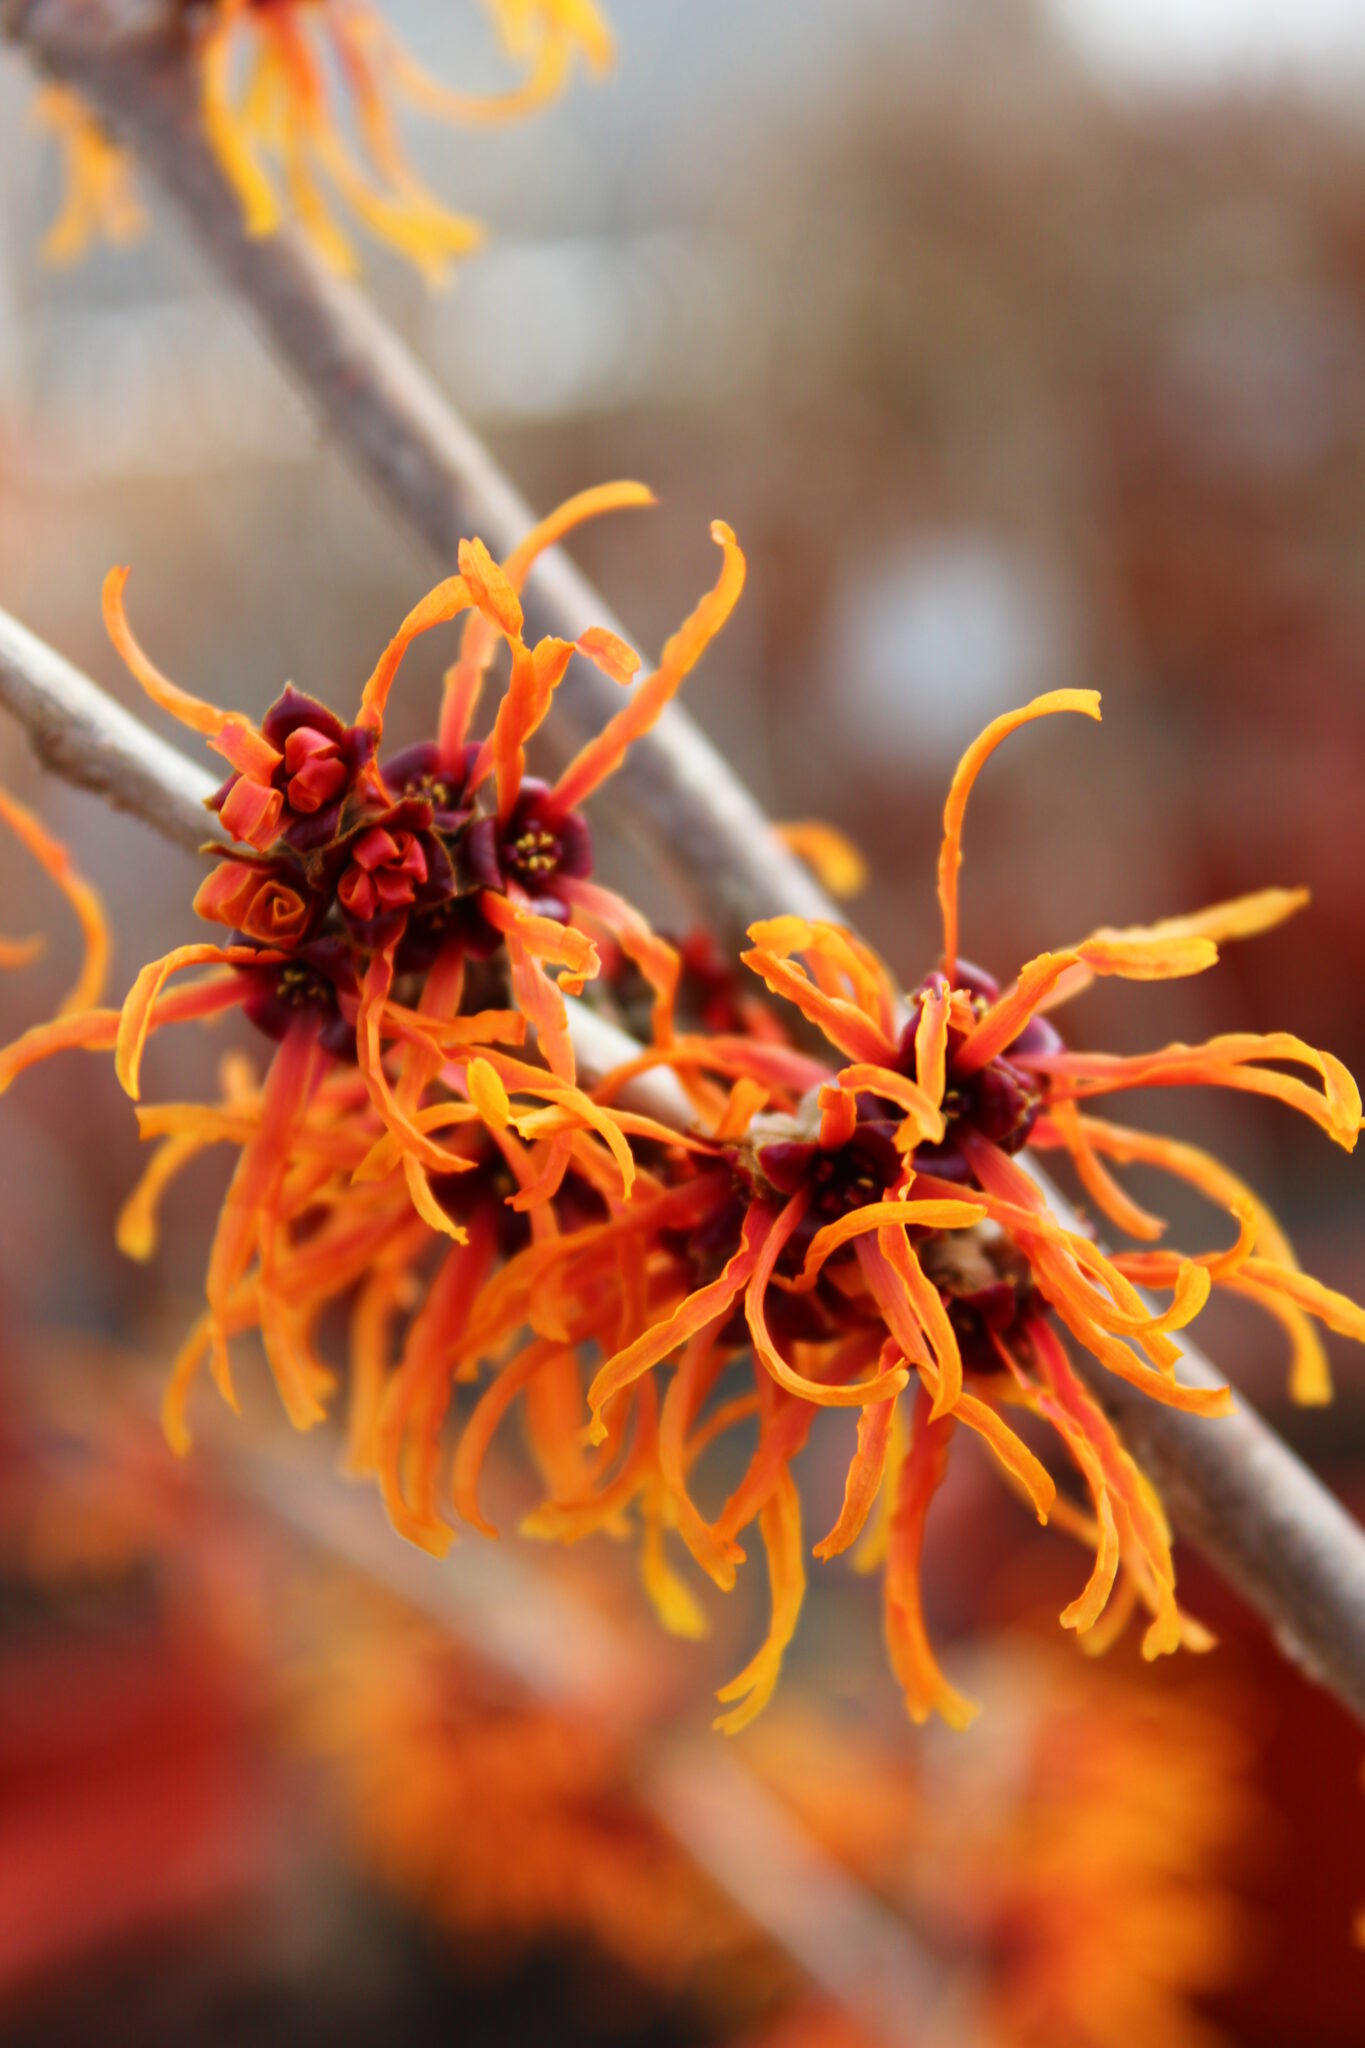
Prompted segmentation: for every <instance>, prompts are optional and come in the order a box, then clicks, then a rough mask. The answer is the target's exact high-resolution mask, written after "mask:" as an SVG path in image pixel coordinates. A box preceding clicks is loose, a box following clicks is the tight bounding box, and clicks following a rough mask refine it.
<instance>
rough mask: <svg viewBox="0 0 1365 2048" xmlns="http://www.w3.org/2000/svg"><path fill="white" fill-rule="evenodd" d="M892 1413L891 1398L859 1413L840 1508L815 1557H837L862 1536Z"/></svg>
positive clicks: (882, 1471)
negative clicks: (855, 1440) (854, 1444)
mask: <svg viewBox="0 0 1365 2048" xmlns="http://www.w3.org/2000/svg"><path fill="white" fill-rule="evenodd" d="M895 1412H896V1402H895V1398H894V1396H893V1398H892V1399H891V1400H889V1401H869V1402H868V1403H867V1405H866V1407H863V1408H860V1409H859V1410H858V1445H857V1449H856V1450H855V1451H854V1453H853V1457H852V1460H851V1461H850V1463H849V1468H848V1472H847V1474H846V1476H845V1479H844V1500H843V1506H842V1507H841V1508H840V1510H839V1519H838V1520H837V1522H836V1523H835V1524H834V1527H833V1528H832V1529H831V1530H830V1532H829V1534H828V1536H826V1537H824V1538H823V1539H822V1540H821V1541H820V1542H819V1543H817V1544H816V1546H815V1555H816V1557H819V1558H830V1557H838V1556H839V1554H840V1553H841V1552H842V1551H845V1550H848V1549H850V1548H851V1546H852V1545H853V1544H855V1543H856V1542H857V1540H858V1538H859V1537H860V1536H861V1535H862V1533H863V1529H864V1527H865V1525H866V1522H867V1518H868V1515H869V1514H870V1513H871V1511H872V1506H873V1503H874V1501H875V1500H876V1498H877V1495H878V1492H879V1491H880V1489H881V1484H882V1478H883V1476H884V1474H885V1471H886V1459H887V1453H888V1451H889V1450H890V1448H891V1424H892V1419H893V1417H894V1415H895Z"/></svg>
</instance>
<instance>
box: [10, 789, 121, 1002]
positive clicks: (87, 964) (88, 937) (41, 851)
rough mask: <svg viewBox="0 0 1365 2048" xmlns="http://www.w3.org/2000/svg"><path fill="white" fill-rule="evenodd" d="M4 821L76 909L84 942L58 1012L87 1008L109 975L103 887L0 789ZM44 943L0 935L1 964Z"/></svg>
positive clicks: (17, 961) (27, 956) (23, 958)
mask: <svg viewBox="0 0 1365 2048" xmlns="http://www.w3.org/2000/svg"><path fill="white" fill-rule="evenodd" d="M0 824H4V825H5V826H6V827H7V828H8V829H9V830H10V831H11V832H12V833H13V834H14V836H15V838H16V839H17V840H19V842H20V844H21V845H23V846H24V847H26V848H27V849H28V851H29V852H30V853H31V854H32V855H33V858H34V859H35V860H36V861H37V863H38V865H39V867H40V868H41V869H42V870H43V872H44V874H45V875H47V876H48V878H49V879H50V880H51V881H52V882H54V883H55V884H56V886H57V887H58V889H60V890H61V892H62V895H63V896H64V897H65V898H66V900H67V902H68V904H69V905H70V906H71V908H72V910H73V911H74V912H75V914H76V921H77V923H78V924H79V926H80V928H81V940H82V946H83V952H82V959H81V968H80V973H79V974H78V975H77V977H76V980H75V982H74V983H73V984H72V986H71V988H70V989H69V990H68V991H67V993H66V995H65V996H64V997H63V998H62V1001H61V1004H60V1006H59V1007H58V1011H57V1015H58V1016H59V1017H69V1016H73V1015H77V1014H79V1013H80V1012H81V1011H84V1010H87V1009H89V1008H90V1006H91V1005H92V1004H93V1003H97V1002H98V1001H99V999H100V997H101V996H102V995H103V993H104V985H105V982H106V980H107V979H108V975H109V950H110V940H109V927H108V923H107V921H106V919H105V914H104V905H103V904H102V902H101V901H100V897H99V893H98V891H97V890H95V889H94V888H92V887H91V885H90V883H89V882H87V881H86V880H85V878H84V876H82V875H79V874H78V873H77V872H76V870H75V868H74V867H73V866H72V863H71V857H70V855H69V854H68V853H67V850H66V848H65V847H64V846H63V845H62V844H61V843H60V841H58V840H56V839H54V838H53V837H52V834H51V833H50V832H49V831H48V830H47V828H46V827H45V826H44V825H43V824H42V822H41V821H40V820H39V819H38V818H36V817H35V816H34V814H33V812H32V811H30V810H29V809H28V808H27V807H26V805H24V804H21V803H20V802H19V801H18V800H17V798H15V797H12V796H10V795H9V793H8V792H7V791H6V790H3V789H0ZM42 949H43V940H42V938H41V937H40V936H39V937H33V938H26V939H8V938H0V967H22V966H24V965H25V964H26V963H27V962H28V961H30V960H32V959H35V958H36V957H37V955H38V954H39V953H40V952H41V951H42Z"/></svg>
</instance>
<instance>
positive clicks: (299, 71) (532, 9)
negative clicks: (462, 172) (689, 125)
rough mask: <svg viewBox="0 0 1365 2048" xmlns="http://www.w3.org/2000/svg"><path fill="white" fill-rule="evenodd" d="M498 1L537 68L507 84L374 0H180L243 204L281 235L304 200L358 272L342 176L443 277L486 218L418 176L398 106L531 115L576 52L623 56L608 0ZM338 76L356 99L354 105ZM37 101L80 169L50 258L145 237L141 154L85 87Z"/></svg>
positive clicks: (308, 216)
mask: <svg viewBox="0 0 1365 2048" xmlns="http://www.w3.org/2000/svg"><path fill="white" fill-rule="evenodd" d="M487 4H488V7H489V11H490V13H491V14H492V17H493V25H494V28H495V30H496V32H497V35H498V39H499V41H500V43H501V44H502V47H503V50H504V53H505V54H506V56H507V57H508V58H509V59H510V60H511V61H512V62H513V63H514V64H515V65H516V66H517V69H518V71H519V72H520V74H521V76H520V80H519V82H518V84H516V85H515V86H514V87H512V88H511V89H510V90H508V91H505V92H500V93H472V92H460V91H455V90H452V89H451V88H450V87H447V86H444V85H442V84H441V83H440V82H439V81H438V80H436V79H435V78H433V77H432V76H431V75H430V74H429V73H428V72H427V71H425V70H424V69H423V68H422V66H421V65H419V64H418V63H417V62H416V61H415V60H414V58H413V57H412V56H411V55H410V54H409V52H408V51H407V50H406V49H405V48H404V46H403V45H402V43H401V42H400V41H399V39H398V38H397V36H396V35H395V34H394V32H393V30H392V29H391V28H390V27H389V24H388V23H387V21H386V20H385V19H384V16H383V14H382V13H381V12H380V10H379V8H378V7H377V6H375V5H373V4H371V0H175V11H177V12H178V14H179V15H180V16H182V17H183V25H182V26H183V33H184V34H185V35H186V36H187V37H188V39H189V46H190V51H191V54H192V57H193V61H194V65H195V69H196V74H197V77H198V82H199V94H200V111H201V118H202V124H203V131H204V137H205V140H206V141H207V142H208V144H209V146H210V148H211V149H212V150H213V153H214V156H215V158H216V160H217V162H218V165H219V168H220V169H221V171H222V173H223V175H224V177H225V178H226V179H227V180H228V182H229V183H230V185H231V186H232V189H233V191H234V192H235V193H236V195H237V198H238V200H239V201H240V203H241V207H242V219H243V224H244V226H245V228H246V231H247V233H248V234H251V235H268V234H272V233H274V231H275V230H276V229H277V228H278V227H279V226H280V225H281V223H282V221H283V220H284V218H285V217H286V211H288V212H291V213H292V215H293V217H294V218H295V219H296V221H297V223H298V225H299V226H300V227H301V228H302V229H303V231H304V233H305V234H307V236H308V237H309V239H310V241H311V242H312V243H313V245H314V247H315V248H316V249H317V250H318V252H319V254H320V255H321V256H322V257H323V258H324V260H325V261H326V262H327V263H328V264H329V265H330V266H331V267H332V268H333V269H334V270H337V271H339V272H342V273H349V272H352V271H354V270H355V268H356V257H355V251H354V249H353V247H352V245H351V242H350V239H349V237H348V236H347V235H346V233H345V231H344V230H343V229H342V228H341V226H340V225H339V224H338V222H337V221H336V219H335V218H334V216H333V213H332V210H331V208H330V206H329V204H328V201H327V198H326V197H325V196H324V191H325V188H328V187H330V189H331V191H332V192H333V193H334V194H335V195H336V197H337V198H339V199H340V201H341V202H342V204H343V205H344V206H345V207H346V208H347V209H348V210H349V211H350V213H351V214H352V215H353V216H354V217H355V219H356V220H358V221H359V222H360V223H361V225H362V226H363V227H364V228H366V229H367V230H368V231H369V233H371V234H372V235H374V236H375V237H376V239H377V240H379V241H381V242H383V243H385V244H386V245H387V246H388V247H389V248H391V249H395V250H396V251H397V252H398V253H399V254H400V255H402V256H404V257H406V258H407V259H408V260H409V261H410V262H411V263H413V264H414V265H415V266H416V268H417V269H418V270H420V271H421V272H422V274H423V276H424V277H426V278H427V280H428V281H429V282H430V283H432V284H440V283H441V282H443V280H444V279H445V277H446V276H447V273H448V271H449V266H450V264H451V262H452V260H454V259H455V258H457V257H460V256H463V255H466V254H467V253H468V252H469V251H470V250H471V249H473V248H474V247H475V246H476V244H477V243H478V241H479V234H480V231H479V228H478V225H477V223H476V222H474V221H472V220H469V219H468V218H467V217H466V216H464V215H463V214H458V213H453V212H451V211H450V209H449V208H447V207H446V206H445V205H444V204H443V203H442V202H441V201H440V200H439V199H437V198H436V196H435V195H434V194H433V193H432V192H430V191H429V190H428V189H427V187H426V186H425V185H424V184H423V182H422V180H421V179H420V178H419V177H418V175H417V173H416V172H415V171H414V169H413V168H412V165H411V163H410V162H409V160H408V157H407V154H406V152H405V150H404V148H403V145H402V141H401V139H400V136H399V130H398V123H397V120H396V117H395V108H396V107H397V106H399V105H406V106H409V107H412V108H413V109H415V110H416V111H417V112H420V113H424V114H427V115H431V116H434V117H435V118H436V119H438V120H446V121H455V122H460V123H473V124H476V125H487V124H489V123H493V122H500V121H507V120H515V119H517V118H518V117H520V116H521V115H524V114H529V113H532V112H534V111H535V110H536V109H537V108H538V107H541V106H544V105H545V104H546V102H547V101H549V100H551V99H553V98H554V97H555V96H556V95H557V94H558V93H559V92H560V91H562V89H563V87H564V85H565V83H566V81H567V78H568V76H569V73H570V71H571V69H572V67H573V64H574V62H575V60H576V59H579V58H581V59H582V60H583V61H584V62H586V63H587V64H588V65H589V67H590V68H591V69H592V70H593V71H594V72H595V73H596V74H597V75H598V76H601V75H602V74H603V73H604V72H605V71H607V70H608V69H609V68H610V65H611V61H612V54H613V51H612V38H611V33H610V30H609V29H608V28H607V25H606V23H605V21H604V20H603V19H602V16H601V15H600V14H599V13H598V10H597V7H596V5H595V4H594V0H487ZM168 26H170V24H168ZM333 78H335V79H337V80H339V81H340V82H341V83H342V86H343V88H344V94H345V97H346V100H347V102H348V104H347V105H346V106H345V107H343V108H340V109H339V108H338V107H337V106H336V105H335V104H334V100H335V97H336V96H335V93H334V89H333V84H332V80H333ZM36 114H37V118H38V119H39V120H40V121H41V122H42V123H43V124H44V126H46V127H47V128H48V129H49V130H50V131H51V132H52V134H53V135H54V136H55V137H56V138H57V140H58V142H59V144H60V145H61V148H62V152H63V157H64V160H65V171H66V199H65V203H64V205H63V208H62V211H61V214H60V215H59V217H58V219H57V220H56V222H55V223H54V224H53V227H52V229H51V231H50V233H49V235H48V238H47V245H46V253H47V255H48V258H49V260H50V261H52V262H57V263H69V262H73V261H74V260H76V259H77V258H78V257H80V256H82V255H83V254H84V253H85V251H86V249H87V248H88V247H89V245H90V243H91V241H92V240H93V239H94V238H95V237H96V236H103V237H104V238H106V239H107V240H109V241H110V242H113V243H116V244H122V243H126V242H128V241H130V240H132V239H133V238H134V237H135V236H136V235H137V233H138V232H139V231H140V228H141V211H140V208H139V206H138V202H137V198H136V195H135V192H134V189H133V179H132V173H131V169H130V166H129V164H128V160H127V159H126V157H125V156H124V155H123V154H122V152H121V151H120V150H119V149H118V147H117V146H116V145H115V143H113V142H112V141H111V140H110V139H109V137H108V136H107V135H106V134H105V132H104V130H103V128H102V126H101V124H100V122H99V121H98V119H97V118H96V117H95V115H94V114H93V113H92V112H91V111H90V110H89V109H88V108H87V107H86V105H85V104H84V102H83V101H82V99H81V98H80V96H79V94H78V93H76V92H74V91H72V90H70V89H69V88H66V87H58V86H54V87H48V88H46V89H45V90H44V91H43V92H42V93H40V95H39V97H38V100H37V102H36ZM351 129H354V131H355V137H356V142H357V143H358V149H357V148H356V147H354V146H353V145H352V143H351V141H350V140H349V136H348V131H349V130H351ZM275 166H278V169H279V171H280V172H281V173H282V174H283V177H284V180H285V185H286V188H287V193H288V205H287V209H286V203H285V201H284V199H282V197H281V193H280V189H279V184H278V182H277V179H276V177H275V176H274V175H273V170H274V168H275Z"/></svg>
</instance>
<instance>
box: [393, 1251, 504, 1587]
mask: <svg viewBox="0 0 1365 2048" xmlns="http://www.w3.org/2000/svg"><path fill="white" fill-rule="evenodd" d="M493 1255H494V1238H493V1229H492V1224H491V1221H490V1219H489V1218H487V1217H482V1218H480V1219H478V1221H477V1222H476V1223H475V1225H474V1227H473V1231H472V1234H471V1237H470V1241H469V1243H468V1244H467V1245H462V1246H457V1247H455V1248H454V1249H453V1250H451V1251H448V1252H447V1253H446V1256H445V1258H444V1260H443V1262H442V1264H441V1267H440V1270H439V1272H438V1273H437V1275H436V1279H435V1281H434V1282H433V1284H432V1286H431V1288H430V1289H429V1291H428V1293H427V1296H426V1299H425V1301H424V1302H423V1304H422V1307H421V1309H420V1310H419V1312H418V1314H417V1316H416V1317H415V1318H414V1320H413V1323H412V1325H411V1327H410V1329H409V1331H408V1336H407V1342H406V1343H405V1345H404V1347H403V1354H402V1357H401V1358H400V1360H399V1363H398V1367H397V1370H396V1371H395V1372H394V1374H393V1376H392V1377H391V1379H390V1380H389V1382H388V1385H387V1387H386V1388H385V1391H384V1399H383V1404H382V1406H381V1409H380V1414H379V1425H378V1429H377V1432H376V1450H377V1460H376V1462H377V1466H378V1472H379V1485H380V1492H381V1494H382V1496H383V1500H384V1506H385V1508H386V1509H387V1511H388V1516H389V1520H390V1521H391V1522H392V1523H393V1526H394V1528H395V1529H396V1530H397V1532H398V1534H399V1535H400V1536H405V1537H407V1539H408V1541H409V1542H410V1543H416V1544H418V1545H419V1546H420V1547H421V1548H422V1549H424V1550H430V1551H432V1552H433V1553H434V1554H435V1555H436V1556H438V1557H440V1556H444V1554H445V1552H446V1550H447V1549H448V1548H449V1546H450V1541H451V1534H452V1532H451V1530H450V1528H449V1526H448V1525H447V1524H446V1523H445V1522H444V1521H443V1520H442V1518H441V1515H440V1513H439V1511H438V1508H437V1502H436V1472H437V1461H438V1458H439V1455H440V1435H441V1429H442V1426H443V1424H444V1422H445V1418H446V1412H447V1410H448V1408H449V1405H450V1396H451V1392H452V1388H453V1384H454V1369H455V1360H456V1358H457V1356H458V1352H459V1346H460V1344H461V1341H462V1340H463V1337H464V1334H465V1331H466V1329H467V1328H468V1325H469V1317H470V1313H471V1310H472V1309H473V1306H474V1303H475V1301H476V1300H477V1298H478V1294H479V1290H480V1288H481V1286H482V1284H483V1282H484V1280H485V1278H486V1277H487V1274H488V1272H489V1269H490V1267H491V1265H492V1261H493ZM405 1454H406V1455H405Z"/></svg>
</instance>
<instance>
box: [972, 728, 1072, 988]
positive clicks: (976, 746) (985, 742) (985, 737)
mask: <svg viewBox="0 0 1365 2048" xmlns="http://www.w3.org/2000/svg"><path fill="white" fill-rule="evenodd" d="M1058 711H1078V712H1080V713H1082V714H1083V716H1085V717H1086V718H1096V719H1097V718H1098V717H1099V715H1100V697H1099V692H1098V690H1049V691H1048V692H1047V693H1046V695H1044V696H1041V697H1035V698H1034V699H1033V701H1032V703H1030V704H1025V705H1024V706H1022V708H1021V709H1020V710H1018V711H1007V712H1006V713H1005V714H1004V716H1003V717H1000V718H995V719H992V721H991V723H990V724H989V725H988V726H987V727H986V729H985V731H984V732H983V733H981V734H980V735H979V737H978V738H977V739H975V740H973V742H972V744H971V746H970V747H968V749H967V751H966V753H965V754H964V755H963V757H962V759H961V761H960V762H959V763H958V765H957V770H956V772H955V774H954V776H953V780H952V784H951V786H950V788H949V790H948V801H947V803H946V804H945V805H944V810H943V845H942V847H941V849H940V852H939V857H938V899H939V904H940V906H941V908H942V911H943V964H944V971H945V972H946V974H947V977H948V980H949V981H950V982H952V981H954V980H955V979H956V976H957V940H958V907H957V881H958V874H959V871H960V869H961V867H962V822H963V819H964V817H965V815H966V810H967V799H968V797H969V796H970V795H971V793H972V788H973V786H974V784H975V782H976V778H977V776H978V775H979V774H980V773H981V770H982V768H983V767H984V766H985V764H986V762H987V761H988V760H989V759H990V757H991V755H992V754H993V753H994V752H995V750H996V748H997V747H998V746H999V745H1000V743H1001V741H1002V740H1005V739H1008V737H1009V735H1010V734H1011V733H1013V732H1017V731H1018V730H1019V728H1020V726H1022V725H1027V724H1028V723H1029V722H1030V721H1031V720H1032V719H1035V718H1046V717H1048V716H1050V715H1051V714H1052V713H1053V712H1058Z"/></svg>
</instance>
